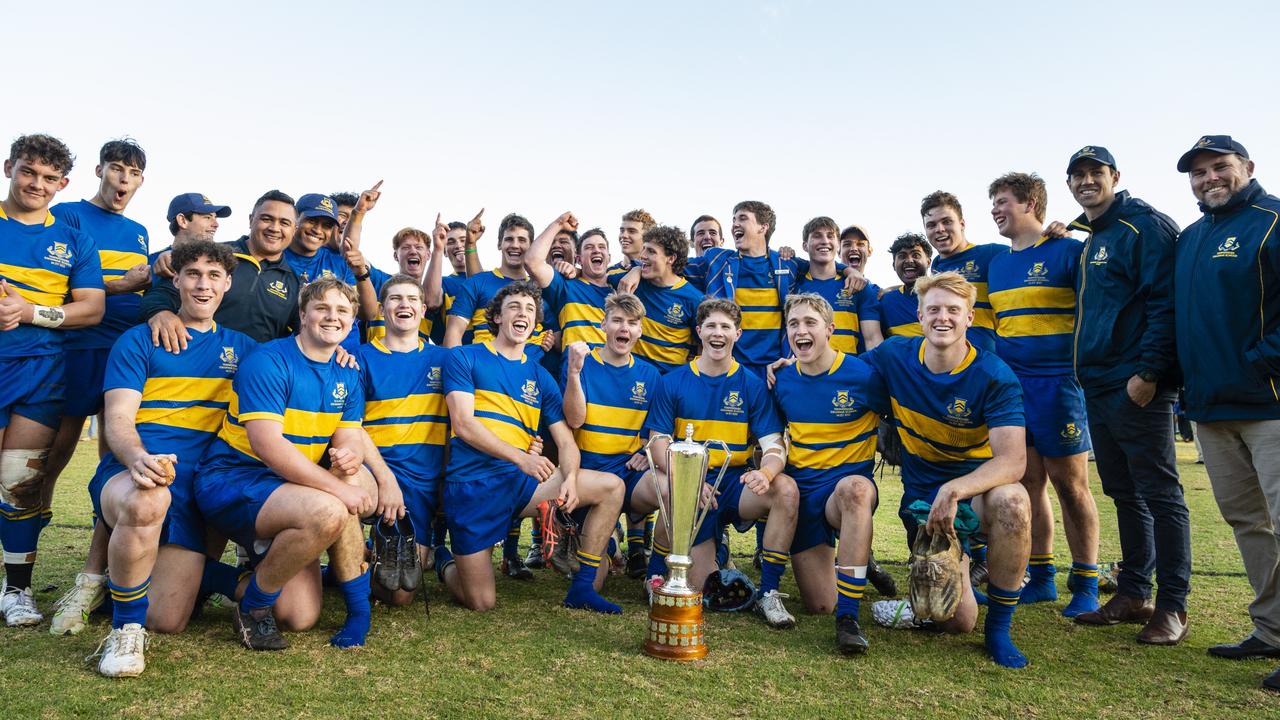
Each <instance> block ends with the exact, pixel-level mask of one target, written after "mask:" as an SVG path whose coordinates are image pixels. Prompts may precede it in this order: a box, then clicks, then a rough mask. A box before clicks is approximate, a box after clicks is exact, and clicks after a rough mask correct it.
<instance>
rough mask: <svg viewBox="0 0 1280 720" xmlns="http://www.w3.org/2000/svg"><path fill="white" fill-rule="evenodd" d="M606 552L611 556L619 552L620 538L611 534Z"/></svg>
mask: <svg viewBox="0 0 1280 720" xmlns="http://www.w3.org/2000/svg"><path fill="white" fill-rule="evenodd" d="M606 552H608V553H609V557H613V556H614V555H617V554H618V539H617V538H615V537H614V536H612V535H610V536H609V549H608V550H607V551H606Z"/></svg>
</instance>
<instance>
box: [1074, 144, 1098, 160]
mask: <svg viewBox="0 0 1280 720" xmlns="http://www.w3.org/2000/svg"><path fill="white" fill-rule="evenodd" d="M1097 154H1098V153H1097V152H1096V151H1095V150H1094V149H1093V148H1092V147H1089V146H1087V145H1086V146H1085V147H1082V148H1080V152H1078V153H1076V157H1078V158H1082V157H1093V156H1094V155H1097Z"/></svg>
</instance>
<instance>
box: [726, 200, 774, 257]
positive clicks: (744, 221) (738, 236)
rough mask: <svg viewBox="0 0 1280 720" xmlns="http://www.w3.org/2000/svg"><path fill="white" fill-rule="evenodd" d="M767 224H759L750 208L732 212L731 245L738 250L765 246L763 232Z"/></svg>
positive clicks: (742, 250)
mask: <svg viewBox="0 0 1280 720" xmlns="http://www.w3.org/2000/svg"><path fill="white" fill-rule="evenodd" d="M768 229H769V226H768V225H762V224H760V221H759V220H756V214H755V213H753V212H751V211H750V210H739V211H738V212H736V213H734V214H733V228H732V232H733V245H734V247H736V248H737V249H738V252H744V251H749V250H754V249H756V248H762V247H764V246H765V232H766V231H767V230H768Z"/></svg>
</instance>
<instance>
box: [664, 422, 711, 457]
mask: <svg viewBox="0 0 1280 720" xmlns="http://www.w3.org/2000/svg"><path fill="white" fill-rule="evenodd" d="M706 451H707V449H706V447H705V446H704V445H703V444H702V443H700V442H698V441H696V440H694V439H693V423H686V424H685V426H684V439H683V440H676V441H675V442H673V443H671V452H675V453H683V454H686V455H702V454H705V453H706Z"/></svg>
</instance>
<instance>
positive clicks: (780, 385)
mask: <svg viewBox="0 0 1280 720" xmlns="http://www.w3.org/2000/svg"><path fill="white" fill-rule="evenodd" d="M871 373H872V370H871V366H870V365H868V364H866V363H865V362H863V361H861V360H859V359H858V358H856V357H854V356H853V355H850V354H846V353H842V352H837V353H836V359H835V362H833V363H831V369H830V370H828V371H827V372H825V373H823V374H821V375H805V374H804V373H803V372H801V371H800V364H799V363H796V364H794V365H790V366H788V367H785V368H783V369H782V370H781V371H780V372H778V381H777V383H775V384H774V386H773V396H774V398H775V399H776V400H777V402H778V410H779V411H780V412H781V413H782V418H783V421H784V422H786V424H787V434H788V436H789V437H790V440H791V445H790V449H789V450H788V451H787V474H788V475H790V476H791V477H792V478H794V479H795V481H796V485H798V486H799V487H800V489H801V491H805V490H813V489H816V488H818V487H822V486H825V485H828V484H830V483H831V482H834V481H836V480H839V479H840V478H842V477H846V476H848V475H862V476H863V477H866V478H870V477H871V471H872V470H873V469H874V467H875V460H876V431H877V429H878V428H879V425H880V418H879V416H878V415H876V413H875V411H874V410H872V409H871V408H872V406H875V405H882V404H883V402H882V401H876V400H874V399H873V398H872V397H871V392H872V383H871Z"/></svg>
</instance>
